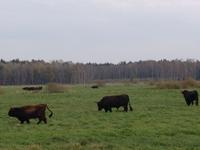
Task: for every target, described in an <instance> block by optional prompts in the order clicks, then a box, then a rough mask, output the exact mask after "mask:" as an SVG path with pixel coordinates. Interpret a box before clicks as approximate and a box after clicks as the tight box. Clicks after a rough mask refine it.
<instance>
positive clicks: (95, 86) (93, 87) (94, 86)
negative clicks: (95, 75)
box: [91, 85, 99, 89]
mask: <svg viewBox="0 0 200 150" xmlns="http://www.w3.org/2000/svg"><path fill="white" fill-rule="evenodd" d="M91 88H92V89H97V88H99V86H98V85H93V86H91Z"/></svg>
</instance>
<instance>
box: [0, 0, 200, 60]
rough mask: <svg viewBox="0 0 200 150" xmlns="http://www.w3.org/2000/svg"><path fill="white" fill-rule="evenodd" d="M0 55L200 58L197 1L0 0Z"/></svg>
mask: <svg viewBox="0 0 200 150" xmlns="http://www.w3.org/2000/svg"><path fill="white" fill-rule="evenodd" d="M0 57H1V58H3V59H5V60H11V59H14V58H19V59H22V60H30V59H44V60H46V61H51V60H60V59H62V60H64V61H73V62H113V63H118V62H120V61H138V60H149V59H154V60H158V59H164V58H165V59H176V58H178V59H188V58H193V59H200V1H199V0H0Z"/></svg>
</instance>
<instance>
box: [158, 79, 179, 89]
mask: <svg viewBox="0 0 200 150" xmlns="http://www.w3.org/2000/svg"><path fill="white" fill-rule="evenodd" d="M156 87H157V88H159V89H180V88H181V86H180V84H179V82H178V81H160V82H157V83H156Z"/></svg>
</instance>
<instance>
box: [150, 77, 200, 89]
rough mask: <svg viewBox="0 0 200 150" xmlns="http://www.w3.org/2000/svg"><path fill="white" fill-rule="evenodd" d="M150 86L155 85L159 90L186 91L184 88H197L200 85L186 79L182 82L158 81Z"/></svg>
mask: <svg viewBox="0 0 200 150" xmlns="http://www.w3.org/2000/svg"><path fill="white" fill-rule="evenodd" d="M151 85H155V86H156V87H157V88H159V89H181V88H182V89H186V88H199V87H200V83H199V82H198V81H196V80H194V79H187V80H183V81H175V80H169V81H158V82H155V83H154V84H153V83H151Z"/></svg>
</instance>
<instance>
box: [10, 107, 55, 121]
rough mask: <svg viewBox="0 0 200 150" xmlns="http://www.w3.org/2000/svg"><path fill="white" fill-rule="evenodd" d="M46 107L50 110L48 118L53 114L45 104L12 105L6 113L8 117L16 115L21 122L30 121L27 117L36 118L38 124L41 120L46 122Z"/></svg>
mask: <svg viewBox="0 0 200 150" xmlns="http://www.w3.org/2000/svg"><path fill="white" fill-rule="evenodd" d="M46 108H47V109H48V110H49V111H50V112H51V114H50V115H49V118H50V117H51V116H52V115H53V112H52V111H51V110H50V109H49V108H48V106H47V104H38V105H27V106H22V107H12V108H10V110H9V112H8V115H9V116H10V117H16V118H17V119H18V120H19V121H20V122H21V124H23V123H24V121H26V122H27V123H30V122H29V119H31V118H38V119H39V121H38V123H37V124H39V123H40V122H41V121H44V123H47V119H46V116H45V110H46Z"/></svg>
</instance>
